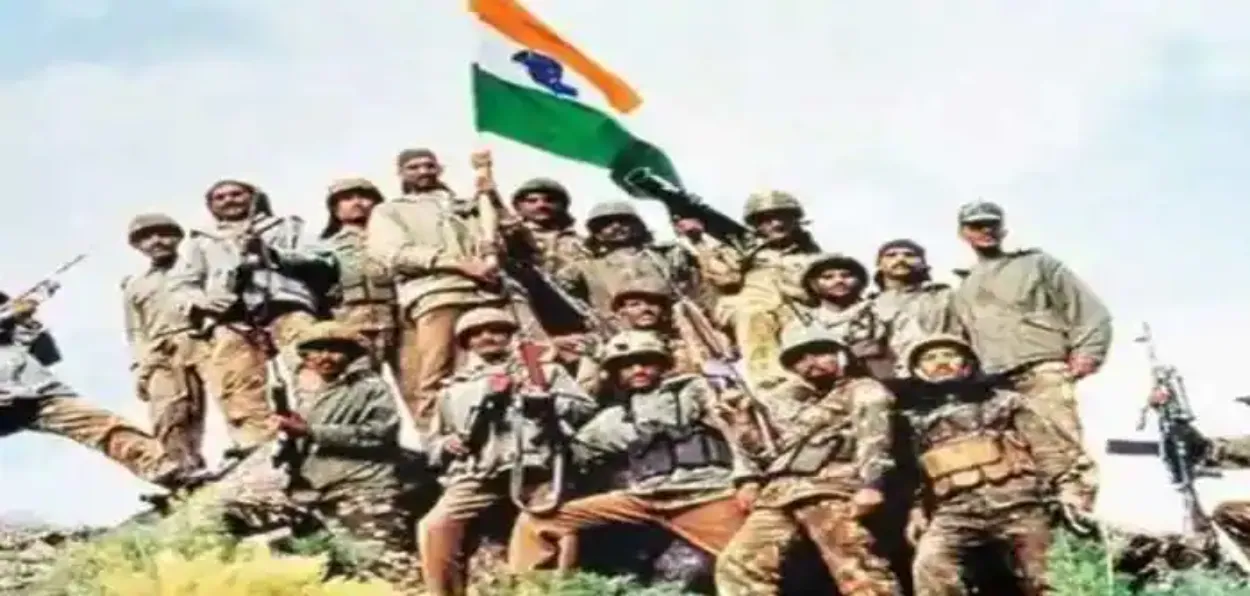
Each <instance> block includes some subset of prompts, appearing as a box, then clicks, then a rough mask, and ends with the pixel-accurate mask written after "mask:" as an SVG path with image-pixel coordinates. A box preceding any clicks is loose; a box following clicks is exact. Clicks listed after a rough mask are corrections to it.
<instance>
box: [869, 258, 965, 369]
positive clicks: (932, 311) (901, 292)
mask: <svg viewBox="0 0 1250 596" xmlns="http://www.w3.org/2000/svg"><path fill="white" fill-rule="evenodd" d="M899 246H902V247H906V248H910V249H911V250H913V251H914V252H915V253H916V254H917V255H919V256H920V258H921V259H924V258H925V250H924V248H923V247H922V246H920V245H919V244H916V243H915V242H913V241H911V240H906V239H902V240H892V241H890V242H887V243H885V244H883V245H881V248H879V249H878V250H877V255H878V258H880V255H881V254H882V253H885V252H886V251H887V250H889V249H891V248H895V247H899ZM926 267H927V266H926ZM874 279H875V281H876V283H877V285H878V286H879V287H880V291H878V292H875V293H873V294H870V295H869V296H868V299H869V300H872V303H873V309H874V310H875V311H876V313H877V318H878V320H880V321H881V322H882V323H883V324H884V325H885V327H886V329H887V330H888V331H889V350H890V353H891V354H894V356H895V358H898V356H899V355H901V354H906V353H907V350H908V348H910V347H911V344H913V343H915V342H917V341H919V340H921V339H924V338H926V337H928V336H929V335H932V334H935V333H949V334H953V335H962V334H963V329H962V327H960V325H959V320H958V319H957V318H956V317H955V313H954V311H953V310H952V309H951V300H952V297H953V294H954V290H953V289H951V287H950V286H949V285H947V284H944V283H938V282H935V281H933V280H931V279H928V273H927V271H926V273H925V274H924V276H923V279H922V280H917V281H916V282H914V283H907V284H905V285H899V286H894V287H888V286H887V284H886V281H885V280H884V278H883V276H882V275H881V273H880V272H877V274H876V275H875V276H874ZM906 369H907V367H906V365H904V364H903V363H902V362H901V360H900V361H899V362H898V366H897V367H896V368H895V371H894V373H895V376H906V375H907V374H908V373H909V372H910V371H908V370H906Z"/></svg>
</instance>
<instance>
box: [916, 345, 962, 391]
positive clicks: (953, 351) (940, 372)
mask: <svg viewBox="0 0 1250 596" xmlns="http://www.w3.org/2000/svg"><path fill="white" fill-rule="evenodd" d="M916 370H917V372H919V375H917V376H919V377H920V378H922V379H926V380H929V381H933V382H940V381H951V380H955V379H962V378H964V377H967V376H968V375H969V374H971V373H972V366H971V362H969V361H968V356H967V355H966V354H964V352H963V350H960V349H958V348H956V347H954V346H935V347H932V348H929V349H927V350H925V351H924V353H922V354H921V355H920V358H919V359H918V360H917V361H916Z"/></svg>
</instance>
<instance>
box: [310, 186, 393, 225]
mask: <svg viewBox="0 0 1250 596" xmlns="http://www.w3.org/2000/svg"><path fill="white" fill-rule="evenodd" d="M350 191H357V192H360V193H363V194H366V195H369V196H370V197H372V198H373V200H374V204H375V205H376V204H378V203H381V202H382V201H385V200H386V197H385V196H383V195H382V191H381V190H378V187H377V185H375V184H374V183H373V182H370V181H369V180H367V179H365V178H341V179H339V180H335V181H334V182H331V183H330V186H329V188H327V189H326V210H327V211H329V212H330V219H329V220H328V221H327V222H326V227H325V228H324V229H322V230H321V238H323V239H324V238H329V237H330V236H333V235H334V234H335V232H338V231H339V229H341V228H342V227H343V222H341V221H339V218H338V217H336V216H335V215H334V203H335V201H336V200H337V199H338V197H339V195H341V194H343V193H345V192H350Z"/></svg>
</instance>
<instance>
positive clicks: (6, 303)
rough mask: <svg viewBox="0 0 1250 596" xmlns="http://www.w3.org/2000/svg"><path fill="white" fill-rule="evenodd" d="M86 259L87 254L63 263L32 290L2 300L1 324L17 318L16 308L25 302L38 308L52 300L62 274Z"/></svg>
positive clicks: (58, 287)
mask: <svg viewBox="0 0 1250 596" xmlns="http://www.w3.org/2000/svg"><path fill="white" fill-rule="evenodd" d="M86 258H87V255H86V253H83V254H80V255H78V256H76V257H74V258H72V259H70V260H68V261H66V262H64V263H62V264H61V266H59V267H57V268H56V269H53V270H52V273H49V274H48V275H46V276H44V278H43V279H41V280H39V281H38V282H37V283H36V284H35V285H33V286H31V287H30V289H28V290H26V291H24V292H22V293H21V294H18V295H17V296H14V297H13V298H12V299H7V298H8V297H7V296H6V297H5V298H6V300H0V302H2V303H3V304H2V305H0V324H3V323H8V322H9V321H12V320H13V319H15V318H17V315H18V312H17V308H16V307H17V306H18V305H19V304H21V303H23V302H25V303H34V304H35V305H36V306H37V305H40V304H43V303H44V302H47V301H48V300H50V299H51V298H52V296H53V295H54V294H56V292H57V290H60V289H61V282H60V281H59V280H58V279H57V278H59V277H60V276H61V274H62V273H65V272H66V271H69V270H70V269H71V268H72V267H74V266H75V265H77V264H79V263H81V262H83V260H84V259H86Z"/></svg>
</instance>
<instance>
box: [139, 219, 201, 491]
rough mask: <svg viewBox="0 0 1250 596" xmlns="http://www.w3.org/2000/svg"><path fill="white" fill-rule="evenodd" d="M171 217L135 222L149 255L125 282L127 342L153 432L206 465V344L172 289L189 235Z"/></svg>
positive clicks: (172, 450)
mask: <svg viewBox="0 0 1250 596" xmlns="http://www.w3.org/2000/svg"><path fill="white" fill-rule="evenodd" d="M184 235H185V234H184V233H183V230H182V226H179V225H178V222H176V221H174V219H173V218H171V217H169V216H168V215H164V214H161V213H147V214H142V215H138V216H135V218H134V219H132V220H131V221H130V226H129V237H130V246H131V247H133V248H134V249H135V250H137V251H139V252H140V253H142V254H143V255H144V256H146V257H147V258H148V261H149V263H148V267H147V269H146V270H145V271H143V272H142V273H138V274H136V275H128V276H126V277H125V278H124V279H123V280H122V301H123V303H124V306H125V324H126V340H127V341H128V343H129V344H130V349H131V353H132V359H131V365H130V366H131V370H132V371H134V376H135V387H136V390H137V392H138V394H139V399H141V400H143V401H145V402H147V404H148V412H149V416H150V417H151V420H152V432H153V434H154V435H156V438H157V440H159V441H160V442H161V444H162V445H164V447H165V451H166V452H167V453H168V454H169V456H170V457H171V458H173V459H175V460H177V461H179V462H181V463H182V464H183V465H184V466H186V467H188V468H191V469H196V468H202V467H204V457H203V454H202V453H201V448H202V445H203V440H204V380H203V376H202V375H201V371H200V367H201V364H202V360H203V357H204V353H203V352H204V343H203V342H201V341H198V340H196V339H195V338H193V337H192V335H193V330H194V328H193V327H192V325H191V320H190V318H188V317H187V316H186V312H185V311H184V310H180V309H179V308H177V303H176V301H175V300H174V298H175V297H174V295H173V294H172V292H171V289H172V287H171V285H170V277H169V273H170V270H171V269H172V268H173V266H174V262H175V261H176V260H177V258H178V245H179V244H181V243H182V239H183V237H184Z"/></svg>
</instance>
